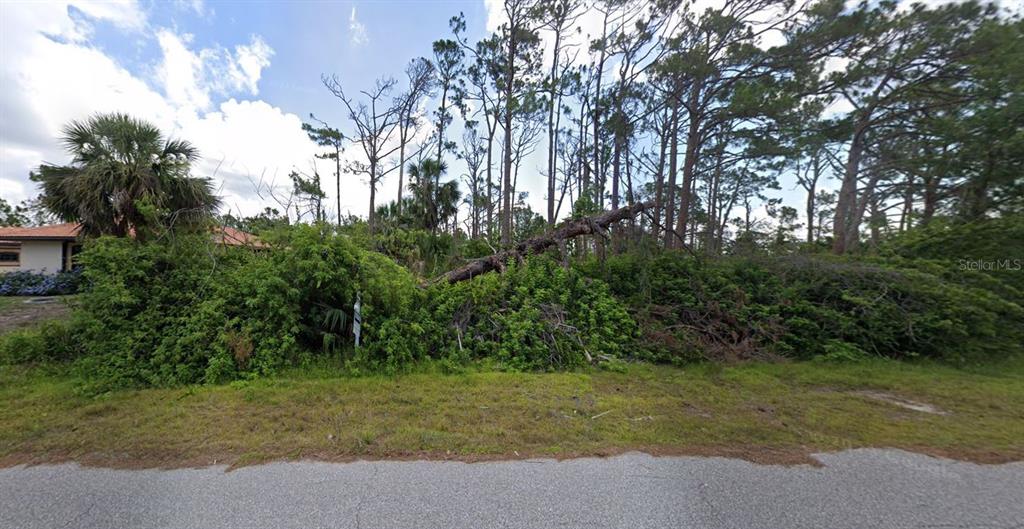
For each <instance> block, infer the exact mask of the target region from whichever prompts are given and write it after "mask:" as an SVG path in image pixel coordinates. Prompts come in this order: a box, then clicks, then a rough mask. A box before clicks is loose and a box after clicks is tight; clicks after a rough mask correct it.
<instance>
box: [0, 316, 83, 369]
mask: <svg viewBox="0 0 1024 529" xmlns="http://www.w3.org/2000/svg"><path fill="white" fill-rule="evenodd" d="M80 353H81V349H80V347H79V342H78V339H77V338H76V337H75V335H74V333H73V332H72V330H71V329H70V328H69V326H68V325H67V323H65V322H59V321H48V322H45V323H43V324H42V325H40V326H38V327H35V328H29V329H17V330H14V331H10V332H8V333H6V334H4V335H2V336H0V364H21V363H26V362H64V361H68V360H73V359H75V358H76V357H78V356H79V354H80Z"/></svg>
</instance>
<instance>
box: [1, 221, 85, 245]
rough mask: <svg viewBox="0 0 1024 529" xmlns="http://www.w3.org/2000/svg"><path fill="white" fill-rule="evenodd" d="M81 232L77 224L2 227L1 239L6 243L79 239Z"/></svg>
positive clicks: (80, 227)
mask: <svg viewBox="0 0 1024 529" xmlns="http://www.w3.org/2000/svg"><path fill="white" fill-rule="evenodd" d="M80 231H82V225H81V224H78V223H77V222H68V223H65V224H51V225H49V226H37V227H34V228H23V227H20V226H5V227H0V239H3V240H6V241H24V240H34V239H45V240H65V239H77V238H78V233H79V232H80Z"/></svg>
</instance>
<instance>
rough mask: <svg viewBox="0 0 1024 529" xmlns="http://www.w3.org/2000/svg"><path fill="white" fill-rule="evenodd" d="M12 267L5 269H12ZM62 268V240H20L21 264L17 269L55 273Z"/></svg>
mask: <svg viewBox="0 0 1024 529" xmlns="http://www.w3.org/2000/svg"><path fill="white" fill-rule="evenodd" d="M12 268H14V267H10V268H7V267H5V269H6V270H8V271H12V270H11V269H12ZM63 269H64V241H22V242H21V266H18V267H17V270H31V271H33V272H46V273H48V274H56V273H57V272H60V271H61V270H63Z"/></svg>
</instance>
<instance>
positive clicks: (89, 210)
mask: <svg viewBox="0 0 1024 529" xmlns="http://www.w3.org/2000/svg"><path fill="white" fill-rule="evenodd" d="M61 141H62V143H63V144H64V146H65V147H66V149H67V151H68V152H69V153H70V154H71V156H72V160H71V164H70V165H60V166H59V165H49V164H43V165H41V166H39V170H38V171H37V172H35V173H33V174H32V175H31V178H32V180H34V181H36V182H38V183H39V184H40V186H41V188H42V192H43V194H42V198H41V204H42V205H43V206H44V207H45V208H46V209H48V210H49V211H51V212H52V213H53V214H54V215H56V216H57V217H58V218H60V219H61V220H63V221H65V222H80V223H81V224H82V230H83V232H84V233H86V234H88V235H115V236H119V237H124V236H127V235H129V234H134V235H135V237H136V238H138V239H143V238H144V237H145V236H146V231H147V228H155V227H157V225H158V224H160V225H164V226H174V225H178V224H192V223H195V222H198V221H201V220H203V219H206V218H209V217H210V216H211V215H212V214H213V212H214V211H216V209H217V208H218V206H219V205H220V199H219V198H218V197H217V196H215V195H214V193H213V186H212V185H211V183H210V180H209V179H208V178H197V177H192V176H190V174H189V173H190V169H191V165H192V163H194V162H195V161H196V160H198V159H199V152H198V151H197V150H196V149H195V147H193V146H192V144H190V143H189V142H187V141H184V140H178V139H166V138H164V136H163V134H162V133H161V132H160V129H159V128H157V127H156V126H154V125H152V124H150V123H148V122H146V121H142V120H139V119H136V118H133V117H131V116H128V115H127V114H121V113H114V114H97V115H95V116H92V117H90V118H88V119H86V120H84V121H72V122H71V123H69V124H68V125H66V126H65V127H64V131H63V136H62V137H61Z"/></svg>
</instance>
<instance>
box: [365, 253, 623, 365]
mask: <svg viewBox="0 0 1024 529" xmlns="http://www.w3.org/2000/svg"><path fill="white" fill-rule="evenodd" d="M425 301H426V305H425V306H423V307H421V308H420V309H419V310H418V311H416V312H415V313H414V314H413V315H412V317H413V318H414V319H412V320H410V321H399V320H392V321H389V322H386V325H387V326H388V328H387V333H386V334H385V335H384V336H382V338H383V339H382V340H380V341H378V342H377V343H375V344H371V347H370V348H369V351H373V352H376V353H377V354H378V356H379V357H380V358H381V359H383V361H384V362H385V365H386V366H387V367H388V368H389V369H393V368H395V367H396V366H399V365H401V364H402V363H403V362H409V361H413V360H416V359H419V358H423V357H426V356H431V357H434V358H437V359H441V360H444V361H446V362H447V363H449V364H456V365H457V364H461V363H463V362H465V361H467V360H471V359H482V358H486V359H490V360H492V361H494V363H495V366H496V367H498V368H501V369H515V370H527V369H564V368H569V367H574V366H579V365H583V364H585V363H587V362H589V361H606V360H610V359H614V358H617V357H620V356H623V355H624V354H626V352H627V351H626V349H627V347H628V345H629V344H630V343H631V340H632V338H633V336H634V334H635V330H636V325H635V323H634V322H633V320H632V318H630V317H629V314H628V313H627V312H626V310H625V308H624V306H622V304H621V303H619V302H618V301H617V300H615V299H614V298H613V297H612V296H611V294H610V293H609V291H608V288H607V286H606V285H605V284H604V283H603V282H601V281H598V280H592V279H589V278H586V277H584V276H583V275H582V274H580V273H579V272H577V271H575V270H572V269H565V268H563V267H561V266H560V265H558V264H557V263H555V262H554V261H553V260H551V259H548V258H545V257H536V258H532V259H529V260H527V261H526V262H524V263H522V264H519V265H516V264H511V265H510V266H509V268H508V269H507V270H506V271H505V272H504V273H502V274H485V275H482V276H479V277H476V278H474V279H472V280H470V281H464V282H460V283H456V284H454V285H449V284H446V283H440V284H435V285H433V286H431V287H430V288H429V289H428V290H427V291H426V295H425Z"/></svg>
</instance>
